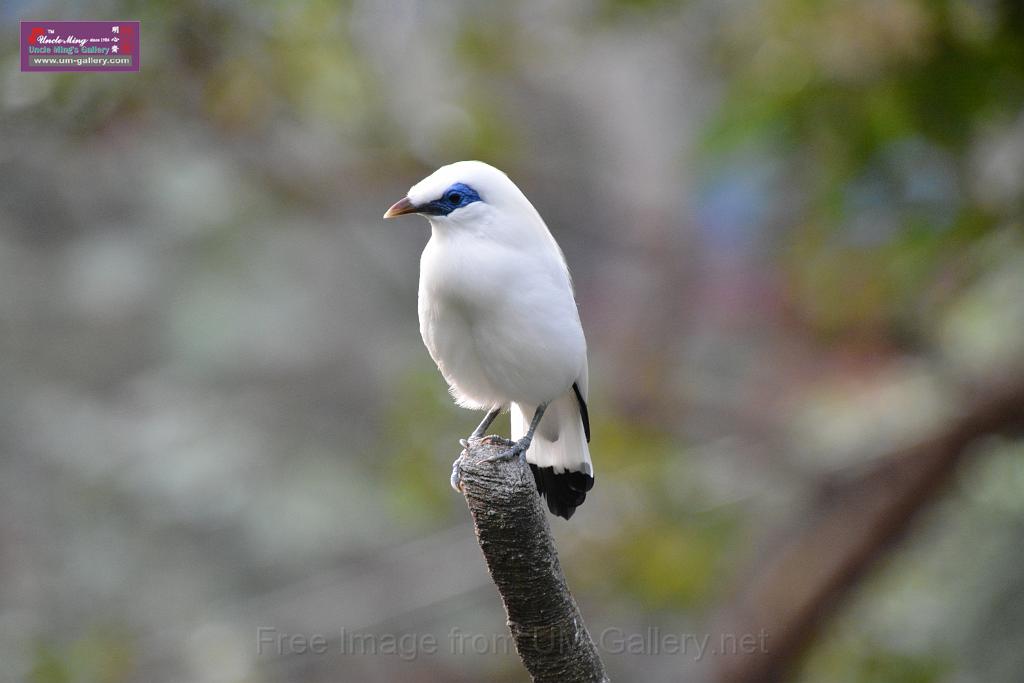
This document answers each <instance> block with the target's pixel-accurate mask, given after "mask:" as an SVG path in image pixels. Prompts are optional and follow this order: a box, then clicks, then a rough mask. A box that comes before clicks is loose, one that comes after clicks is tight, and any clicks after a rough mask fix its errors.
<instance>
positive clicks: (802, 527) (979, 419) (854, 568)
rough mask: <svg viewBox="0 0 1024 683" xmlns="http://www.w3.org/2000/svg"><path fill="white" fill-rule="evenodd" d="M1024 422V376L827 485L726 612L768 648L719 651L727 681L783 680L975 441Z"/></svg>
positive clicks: (725, 625) (735, 626) (724, 624)
mask: <svg viewBox="0 0 1024 683" xmlns="http://www.w3.org/2000/svg"><path fill="white" fill-rule="evenodd" d="M1021 429H1024V382H1021V383H1018V384H1007V385H1004V386H1002V387H1000V388H999V389H998V390H996V391H992V392H991V393H989V394H987V395H983V396H980V397H978V398H977V399H976V400H974V401H973V402H972V403H971V404H970V405H968V406H967V407H966V409H965V410H964V412H963V413H962V414H961V416H960V417H959V418H958V419H955V420H952V421H950V422H949V423H947V424H946V425H944V426H943V428H942V429H940V430H939V431H937V432H936V433H935V434H933V435H932V436H930V437H929V438H926V439H923V440H922V441H920V442H918V443H916V444H914V445H912V446H910V447H909V448H904V449H902V450H899V451H898V452H895V453H891V454H889V455H886V456H884V457H881V458H879V459H878V460H877V461H876V462H875V464H874V465H873V466H871V467H870V468H869V469H868V470H867V471H866V472H864V473H862V474H861V475H860V476H857V477H855V478H853V479H851V480H849V481H845V482H841V483H839V484H837V485H832V486H828V487H826V488H825V489H823V490H822V491H821V495H820V500H819V502H818V505H817V506H816V509H815V510H813V511H812V512H810V513H805V514H804V515H802V519H803V520H807V521H801V522H800V523H799V524H797V525H796V528H794V529H792V530H791V531H790V533H788V534H787V535H786V536H785V537H784V538H782V539H780V542H778V543H776V544H773V546H772V547H773V551H772V552H770V553H769V554H768V556H767V557H762V558H760V559H759V561H758V562H757V567H756V569H755V571H752V572H750V573H748V575H747V576H746V577H745V579H744V580H743V581H742V582H741V585H742V586H743V589H742V591H741V592H740V594H739V595H738V596H737V597H736V599H735V600H734V601H733V603H732V604H731V605H730V606H729V607H727V608H726V609H725V610H723V612H722V614H721V616H720V618H719V626H720V632H721V633H733V634H746V633H758V632H764V633H766V634H767V636H768V639H767V648H766V650H765V651H753V650H752V651H748V652H732V653H728V654H727V655H726V656H723V657H721V658H720V659H719V661H718V664H719V671H718V677H717V680H718V681H719V683H771V682H775V681H781V680H785V676H786V674H787V672H788V671H790V670H791V669H792V668H793V665H794V662H795V661H797V660H798V659H799V657H800V655H801V654H802V653H803V652H804V651H806V649H807V648H808V646H809V645H810V644H811V642H813V640H814V636H815V635H816V634H817V632H818V631H819V630H820V626H821V624H822V622H823V621H824V620H825V619H827V618H828V617H829V616H830V615H831V614H832V613H833V612H834V611H835V609H836V607H837V606H838V604H839V603H840V601H841V599H842V598H843V597H845V596H846V595H848V594H849V593H850V592H851V591H852V590H853V588H854V587H855V586H857V585H858V583H859V581H860V579H861V578H863V576H864V575H865V574H866V572H867V571H868V569H870V568H871V567H872V566H874V565H875V564H876V563H877V562H878V561H879V560H880V559H881V558H882V557H883V556H884V555H885V553H886V551H887V550H889V549H890V548H892V547H893V543H894V541H896V540H897V539H898V538H899V537H900V536H901V534H902V533H903V532H904V531H905V530H906V529H907V527H908V525H909V524H910V522H911V521H912V520H913V519H914V517H915V516H916V515H917V514H918V513H919V512H920V511H921V510H922V509H923V508H924V507H926V506H927V505H928V503H930V502H932V501H933V500H935V499H936V498H937V497H938V495H939V493H940V492H941V491H942V490H943V485H944V484H945V483H946V482H947V481H948V480H949V478H950V477H951V476H952V474H953V472H955V471H956V467H957V465H958V464H959V463H960V462H961V460H962V459H963V457H964V455H965V454H966V453H968V452H970V449H969V446H970V445H971V444H973V443H974V442H976V441H977V440H978V439H979V438H981V437H984V436H987V435H989V434H998V433H1006V432H1015V431H1017V430H1021Z"/></svg>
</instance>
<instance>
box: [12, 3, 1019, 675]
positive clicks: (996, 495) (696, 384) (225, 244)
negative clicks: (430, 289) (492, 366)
mask: <svg viewBox="0 0 1024 683" xmlns="http://www.w3.org/2000/svg"><path fill="white" fill-rule="evenodd" d="M22 19H55V20H56V19H64V20H71V19H125V20H128V19H133V20H134V19H137V20H141V22H142V35H141V48H142V70H141V72H140V73H137V74H131V73H114V74H103V73H69V74H41V73H20V72H19V62H18V46H17V44H16V42H14V41H16V34H17V31H16V28H17V22H18V21H19V20H22ZM0 20H2V22H3V24H4V26H5V27H6V28H5V29H4V31H3V37H2V38H0V40H2V41H3V42H2V43H0V331H2V332H0V373H2V374H0V386H2V391H0V408H2V409H0V681H3V682H4V683H6V682H7V681H33V682H37V683H65V682H68V683H71V682H74V683H120V682H127V681H147V682H155V683H160V682H165V681H166V682H171V681H174V682H177V681H181V682H190V683H206V682H210V683H235V682H243V681H245V682H264V681H313V682H315V681H395V680H403V681H456V682H461V681H480V680H487V681H521V680H525V677H526V675H525V673H524V671H523V669H522V667H521V664H520V662H519V660H518V658H517V657H516V655H515V654H514V652H511V650H510V649H509V643H508V641H507V639H506V640H504V641H503V644H502V642H497V644H498V645H500V647H498V648H495V647H489V646H488V645H487V643H482V642H481V638H485V639H491V640H494V639H497V641H500V640H501V639H502V638H507V636H506V633H507V632H506V629H505V625H504V619H505V617H504V613H503V611H502V608H501V604H500V602H499V600H498V598H497V595H496V592H495V589H494V587H493V584H492V583H491V582H490V580H489V577H488V575H487V573H486V570H485V568H484V565H483V562H482V558H481V556H480V551H479V548H478V547H477V545H476V541H475V539H474V537H473V534H472V529H471V527H470V526H469V522H468V514H467V512H466V508H465V504H464V502H463V500H462V499H461V497H460V496H458V495H456V494H455V493H453V492H452V490H451V489H450V488H449V486H448V475H449V468H450V463H451V461H452V459H453V458H454V457H455V456H456V455H457V454H458V451H459V447H458V442H457V439H458V438H459V437H461V436H464V435H465V434H466V433H468V432H469V431H471V429H472V428H473V427H474V426H475V425H476V423H477V421H478V420H479V417H480V416H479V415H477V414H474V413H470V412H467V411H463V410H460V409H458V408H456V407H455V406H454V405H452V403H451V401H450V399H449V397H448V394H447V392H446V390H445V389H446V387H445V385H444V383H443V380H442V379H441V377H440V375H439V374H438V373H437V371H436V369H435V368H434V366H433V364H432V362H431V360H430V358H429V357H428V355H427V353H426V351H425V350H424V349H423V347H422V344H421V342H420V339H419V333H418V326H417V321H416V282H417V277H418V272H417V271H418V256H419V252H420V251H421V249H422V248H423V246H424V244H425V242H426V240H427V237H428V234H429V231H428V226H427V224H426V222H425V221H422V220H418V219H406V220H402V221H394V222H388V223H387V224H385V223H383V222H382V221H381V218H380V216H381V214H382V213H383V212H384V210H385V209H386V208H387V207H388V206H389V205H390V204H391V203H392V202H393V201H395V200H397V199H399V198H401V197H402V196H404V193H405V191H406V189H407V188H408V187H409V186H410V185H412V184H413V183H415V182H416V181H418V180H419V179H420V178H422V177H423V176H425V175H427V174H428V173H429V172H431V171H432V170H433V169H434V168H436V167H437V166H439V165H441V164H444V163H448V162H451V161H455V160H458V159H464V158H476V159H481V160H485V161H488V162H490V163H492V164H494V165H496V166H498V167H500V168H502V169H504V170H505V171H506V172H508V173H509V175H510V176H511V177H512V178H513V179H514V180H515V181H516V182H517V183H518V184H519V185H520V187H521V188H522V189H523V190H524V192H525V193H526V194H527V195H528V196H529V197H530V198H531V200H532V201H533V202H534V204H535V205H536V206H537V208H538V209H539V211H540V212H541V214H542V215H543V216H544V217H545V218H546V220H547V222H548V225H549V226H550V228H551V230H552V232H553V233H554V234H555V236H556V237H557V239H558V240H559V242H560V243H561V245H562V247H563V249H564V251H565V254H566V257H567V259H568V262H569V264H570V267H571V269H572V271H573V274H574V278H575V283H576V291H577V299H578V301H579V306H580V312H581V317H582V320H583V324H584V328H585V330H586V332H587V336H588V340H589V344H590V354H591V361H590V363H591V366H590V367H591V371H590V374H591V385H592V389H591V393H592V395H591V401H590V413H591V416H592V421H593V424H594V437H593V442H592V444H591V450H592V453H593V456H594V462H595V465H596V471H597V483H596V487H595V488H594V490H593V492H592V494H591V495H590V496H589V497H588V499H587V503H586V505H584V506H583V507H582V508H580V509H579V510H578V511H577V513H576V516H575V517H574V518H573V520H572V521H571V522H568V523H566V522H564V521H563V520H557V519H552V521H551V525H552V527H553V531H554V533H555V535H556V539H557V543H558V546H559V549H560V552H561V557H562V562H563V565H564V567H565V570H566V574H567V576H568V579H569V583H570V586H571V587H572V589H573V591H574V593H575V596H576V598H577V600H578V601H579V603H580V605H581V608H582V610H583V613H584V615H585V616H586V618H587V623H588V626H589V627H590V630H591V632H592V633H593V634H594V636H595V638H599V639H601V640H600V642H599V645H600V646H602V651H603V657H604V660H605V663H606V666H607V667H608V670H609V673H610V674H611V675H612V677H613V679H615V680H619V681H676V680H686V681H691V680H693V681H713V680H723V679H722V678H721V676H722V674H721V671H722V667H721V661H717V662H716V660H720V659H721V657H716V656H715V655H714V654H713V653H710V652H705V653H704V654H703V655H702V656H698V653H697V652H696V648H695V647H693V646H692V645H691V646H690V647H689V648H688V649H687V651H686V652H685V653H678V652H677V653H671V652H669V653H665V652H662V653H656V652H654V651H653V650H654V649H656V648H651V647H649V646H648V647H646V648H642V649H643V653H642V654H637V653H632V652H629V651H626V648H625V645H624V644H623V641H622V639H619V640H616V634H617V633H621V634H622V636H623V637H628V636H631V635H635V634H648V635H650V633H651V629H660V632H662V633H675V634H692V635H694V636H695V637H698V638H703V636H704V635H705V634H707V635H708V636H709V637H711V638H713V639H715V640H712V647H714V643H715V642H717V638H718V636H717V635H714V634H716V633H717V632H718V631H717V630H716V629H719V628H720V627H719V626H716V625H715V624H718V623H721V615H722V614H731V613H733V612H734V608H735V606H736V605H737V604H738V603H742V602H743V600H744V598H742V597H740V596H742V595H743V594H744V590H745V587H748V586H751V585H756V584H757V582H758V581H759V578H758V577H759V576H763V575H764V573H765V572H769V573H770V572H771V571H772V569H771V568H772V567H773V566H777V565H776V564H773V559H772V558H773V557H776V555H777V553H779V552H784V548H785V547H787V546H786V545H785V544H784V543H782V542H780V541H779V540H778V539H780V538H793V537H796V538H799V536H800V534H801V533H803V532H804V531H806V530H807V529H813V528H814V527H815V524H816V521H817V520H818V519H820V518H821V517H822V515H824V514H826V513H825V512H823V510H824V509H826V508H827V506H828V505H829V504H833V505H834V504H836V503H835V497H834V496H832V495H831V492H833V491H835V490H837V488H836V487H839V488H840V489H842V490H854V491H856V490H857V487H858V486H859V485H860V484H859V482H861V481H862V477H863V476H864V475H865V473H870V472H871V471H872V468H874V467H877V466H879V464H880V463H881V464H885V463H889V462H896V460H893V458H898V457H899V453H900V452H901V451H900V449H902V448H912V447H914V444H921V443H925V444H927V443H928V439H930V438H933V437H934V436H935V435H939V436H940V437H941V435H942V434H943V430H946V429H948V428H949V426H950V425H951V424H956V421H957V420H958V419H960V416H963V415H969V414H971V411H972V410H974V409H975V406H976V405H978V402H979V401H983V399H984V397H985V396H987V395H988V394H989V392H990V390H991V389H992V388H993V387H997V386H998V387H1002V386H1005V385H1008V384H1009V385H1012V384H1013V382H1014V381H1015V378H1020V377H1021V376H1022V375H1021V373H1022V372H1024V229H1022V224H1021V219H1022V209H1024V5H1022V4H1021V3H1019V2H1017V1H1016V0H760V1H758V0H688V1H676V0H587V1H583V0H579V1H575V2H554V1H552V0H522V1H516V2H503V3H474V2H469V1H468V0H467V1H464V2H447V1H445V2H425V1H423V0H376V1H374V0H329V1H328V0H295V1H292V2H287V3H286V2H280V3H273V2H242V1H240V0H234V1H231V0H225V1H224V2H213V1H212V0H211V1H207V0H187V1H186V2H171V1H169V0H138V1H127V0H126V1H124V2H115V1H113V0H110V1H102V0H97V1H92V0H89V1H85V2H81V3H75V4H74V6H73V8H71V7H69V6H67V5H65V4H64V3H55V2H27V1H25V0H6V1H5V2H3V3H2V4H0ZM499 425H500V429H507V418H503V420H502V422H500V423H499ZM1018 426H1019V425H1018ZM981 431H982V432H985V433H987V432H988V431H998V432H1000V433H999V434H992V435H987V436H986V435H985V434H979V435H978V436H979V437H981V438H976V439H974V438H972V439H971V440H970V444H971V445H970V448H969V449H967V451H966V452H965V454H964V455H963V457H961V458H959V459H958V460H957V461H956V465H955V468H954V471H953V472H952V476H951V477H950V478H949V481H948V484H947V485H946V486H943V487H939V488H936V489H935V490H934V491H931V492H929V493H928V494H927V495H926V496H924V497H923V499H921V500H919V501H917V502H916V503H915V504H914V505H910V506H903V507H900V506H899V505H897V506H895V507H896V509H897V511H900V510H902V513H900V514H902V515H903V517H905V518H906V519H907V520H908V521H910V517H911V516H913V517H914V519H913V520H912V521H910V524H909V527H908V532H907V533H906V534H904V535H903V536H902V537H901V540H900V542H899V543H897V544H895V545H893V544H891V543H888V542H887V541H886V542H884V543H883V542H879V543H876V544H874V545H871V544H869V547H868V548H867V551H868V552H867V558H866V561H865V563H862V564H864V566H865V567H866V568H867V571H861V572H853V573H848V574H844V575H843V576H841V577H838V578H837V579H836V580H835V581H832V582H831V583H829V584H828V585H829V586H831V587H832V588H830V589H829V590H827V591H824V592H823V595H822V596H820V598H821V599H822V600H823V601H824V604H827V605H828V606H830V607H829V608H828V609H826V608H822V609H820V610H817V612H822V610H824V612H825V613H827V614H828V615H829V617H830V618H827V619H818V620H811V621H810V622H808V623H809V626H807V628H806V629H804V633H803V636H802V637H801V642H802V644H801V645H800V646H799V647H794V648H793V651H792V656H791V657H789V658H790V659H791V661H788V662H786V667H787V670H788V671H789V674H788V676H789V678H788V679H787V680H797V681H805V682H817V681H830V682H838V683H843V682H851V683H852V682H857V683H860V682H882V681H908V682H912V683H926V682H940V681H942V682H945V681H956V682H957V683H962V682H974V681H978V682H981V681H984V682H987V683H998V682H1001V681H1007V682H1010V681H1013V682H1016V681H1019V680H1020V676H1021V674H1020V672H1021V671H1022V670H1024V573H1022V571H1021V566H1022V560H1024V555H1022V553H1024V551H1022V548H1024V446H1022V443H1021V440H1020V438H1019V432H1018V436H1016V437H1015V436H1014V435H1013V433H1012V432H1011V433H1004V432H1002V430H996V429H992V430H989V429H987V428H986V429H983V430H981ZM872 490H876V489H872ZM893 495H894V496H899V495H900V494H899V492H898V491H897V492H896V493H894V494H893ZM823 506H825V507H823ZM903 508H913V510H911V509H906V510H904V509H903ZM916 510H921V511H922V514H920V515H912V514H911V513H912V512H914V511H916ZM848 512H849V514H850V515H851V517H850V519H851V520H852V521H851V522H850V523H849V525H848V526H846V527H843V528H844V529H847V530H849V531H851V532H852V535H855V533H856V531H857V530H859V529H863V528H865V525H866V524H868V523H867V522H865V523H861V522H860V521H858V517H857V515H859V514H862V513H863V512H864V510H863V509H861V508H858V506H857V505H853V506H852V509H851V510H849V511H848ZM844 514H845V513H844ZM896 526H900V524H897V525H896ZM848 537H851V534H847V532H846V531H843V532H842V533H836V534H833V535H828V534H826V535H825V536H824V537H821V536H819V537H817V538H818V540H817V541H815V543H816V545H814V544H811V545H809V546H808V547H806V548H805V551H806V552H805V557H806V558H815V557H820V556H822V555H824V554H827V553H830V552H836V553H840V554H841V553H842V552H843V544H844V542H845V541H846V539H847V538H848ZM822 538H823V539H824V540H822ZM805 545H807V544H805ZM807 561H811V560H810V559H808V560H807ZM802 564H803V563H802V562H798V563H797V566H802ZM783 583H785V582H783ZM791 583H794V585H795V586H796V587H797V588H800V587H802V586H804V583H803V582H801V581H795V582H791ZM826 583H828V582H826ZM769 597H770V596H769ZM816 599H817V598H816ZM779 601H780V599H776V602H779ZM770 603H771V601H770V600H769V604H770ZM769 612H770V610H769ZM769 616H770V615H769ZM726 621H728V620H726ZM769 621H771V619H770V618H769ZM260 629H263V631H261V630H260ZM752 632H753V633H755V634H756V633H757V632H758V631H757V630H756V629H755V630H753V631H752ZM258 633H263V634H264V635H266V634H268V633H269V634H271V640H270V641H269V642H263V643H262V644H261V642H260V640H259V638H258V635H257V634H258ZM282 634H283V635H285V636H290V635H296V634H297V635H299V636H305V637H307V638H312V637H313V636H316V635H322V636H324V637H325V638H326V640H327V642H328V646H327V652H324V653H319V654H317V653H309V652H306V653H303V652H301V648H300V647H297V646H296V642H295V641H292V640H288V641H287V642H285V643H284V644H283V645H282V643H281V641H280V640H279V639H277V638H278V635H282ZM346 634H371V635H374V636H376V637H377V638H378V640H377V641H376V642H378V644H379V643H383V642H384V641H383V640H382V639H383V638H384V637H385V636H392V637H394V638H396V639H397V638H402V637H405V638H406V640H404V641H400V643H404V645H402V646H401V647H398V652H397V654H396V652H395V650H394V649H392V651H391V652H376V653H372V652H352V651H351V650H352V649H353V648H358V647H359V645H358V643H355V644H354V643H353V642H352V641H351V640H350V641H346ZM460 634H461V635H460ZM609 634H611V635H609ZM739 635H743V634H742V633H740V634H739ZM776 635H777V634H775V633H773V632H769V633H768V641H767V645H768V647H769V648H771V646H772V644H773V642H778V641H773V640H772V638H774V637H776ZM426 636H432V637H433V638H434V639H435V640H436V646H437V647H436V648H435V649H436V652H433V653H429V652H425V651H415V652H411V651H410V647H409V643H410V641H409V640H408V638H416V639H420V640H417V641H416V642H419V643H420V644H421V645H422V644H423V641H422V639H423V638H424V637H426ZM780 637H781V636H780ZM459 642H461V643H462V648H461V650H460V649H459V647H458V643H459ZM453 645H454V646H453ZM648 645H649V641H648ZM346 646H347V647H348V649H347V650H346ZM502 648H504V649H502ZM427 649H429V648H420V650H427ZM478 650H479V651H480V653H477V651H478ZM495 650H498V652H495ZM737 680H740V679H737ZM742 680H757V679H756V677H754V678H746V679H742Z"/></svg>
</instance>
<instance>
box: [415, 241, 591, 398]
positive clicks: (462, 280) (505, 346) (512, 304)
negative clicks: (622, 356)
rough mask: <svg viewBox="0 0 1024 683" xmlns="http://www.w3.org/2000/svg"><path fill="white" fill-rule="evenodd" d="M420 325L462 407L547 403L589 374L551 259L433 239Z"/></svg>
mask: <svg viewBox="0 0 1024 683" xmlns="http://www.w3.org/2000/svg"><path fill="white" fill-rule="evenodd" d="M419 319H420V333H421V334H422V336H423V341H424V343H425V344H426V346H427V349H428V350H429V351H430V355H431V357H432V358H433V359H434V361H435V362H436V363H437V365H438V367H439V368H440V369H441V373H442V374H443V375H444V377H445V379H446V380H447V381H448V384H449V385H450V386H451V390H452V393H453V395H454V396H455V398H456V399H457V400H458V402H459V403H460V404H461V405H464V406H467V407H472V408H491V407H495V406H505V405H508V404H509V403H510V402H517V403H523V404H528V405H538V404H540V403H544V402H546V401H550V400H553V399H554V398H556V397H557V396H559V395H561V394H563V393H564V392H565V391H566V390H567V389H569V388H570V387H571V386H572V383H573V382H574V381H575V379H576V378H577V377H578V376H579V375H580V373H581V372H582V369H583V367H584V366H585V364H586V342H585V341H584V338H583V331H582V328H581V327H580V323H579V316H578V313H577V310H576V304H575V301H574V299H573V296H572V290H571V287H570V285H569V281H568V277H567V275H566V273H565V270H564V266H563V265H562V264H561V256H560V254H558V253H557V250H554V251H553V252H548V251H545V250H543V249H541V250H538V249H537V246H536V245H529V244H524V245H517V244H510V243H503V242H499V241H496V240H493V239H487V238H485V237H483V236H480V235H478V234H474V233H471V232H468V231H463V232H455V231H452V232H448V233H444V232H441V231H438V230H436V229H435V230H434V234H433V236H432V237H431V240H430V242H429V243H428V244H427V247H426V249H424V251H423V256H422V258H421V262H420V287H419Z"/></svg>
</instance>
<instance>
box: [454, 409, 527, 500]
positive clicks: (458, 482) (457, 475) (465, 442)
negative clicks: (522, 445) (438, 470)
mask: <svg viewBox="0 0 1024 683" xmlns="http://www.w3.org/2000/svg"><path fill="white" fill-rule="evenodd" d="M500 414H501V407H500V406H499V407H497V408H492V409H491V410H490V411H488V413H487V414H486V415H484V419H483V420H481V421H480V424H479V425H477V428H476V429H474V430H473V433H472V434H470V435H469V438H468V439H459V443H460V444H461V445H462V447H463V448H469V442H470V441H473V440H475V439H479V438H481V437H483V435H484V432H486V431H487V428H488V427H490V426H491V423H492V422H494V419H495V418H496V417H498V415H500ZM487 438H488V440H490V441H491V442H496V441H498V440H501V441H502V442H504V443H507V444H511V443H512V442H511V441H508V440H507V439H502V438H501V437H500V436H489V437H487ZM464 453H465V451H463V453H459V457H457V458H455V462H453V463H452V479H451V482H452V488H453V489H455V490H456V491H460V492H461V491H462V456H463V454H464Z"/></svg>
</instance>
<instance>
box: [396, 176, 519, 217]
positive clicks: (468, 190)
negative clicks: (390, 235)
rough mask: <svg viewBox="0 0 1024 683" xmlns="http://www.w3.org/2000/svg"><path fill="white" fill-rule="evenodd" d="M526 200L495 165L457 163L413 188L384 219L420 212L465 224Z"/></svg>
mask: <svg viewBox="0 0 1024 683" xmlns="http://www.w3.org/2000/svg"><path fill="white" fill-rule="evenodd" d="M525 201H526V198H525V197H524V196H523V194H522V192H520V191H519V188H517V187H516V186H515V184H514V183H513V182H512V181H511V180H509V178H508V176H506V175H505V174H504V173H502V172H501V171H499V170H498V169H496V168H494V167H493V166H490V165H489V164H485V163H483V162H482V161H458V162H456V163H454V164H449V165H447V166H442V167H441V168H439V169H437V170H436V171H434V172H433V173H431V174H430V175H429V176H427V177H426V178H424V179H423V180H421V181H420V182H418V183H416V184H415V185H413V186H412V187H411V188H410V189H409V192H408V194H407V195H406V196H405V197H403V198H402V199H400V200H399V201H397V202H395V204H394V205H393V206H392V207H391V208H390V209H388V210H387V213H385V214H384V218H395V217H396V216H404V215H405V214H410V213H418V214H421V215H423V216H426V217H427V218H428V219H430V221H431V222H432V223H442V224H443V223H453V222H458V223H463V222H467V221H473V220H477V219H481V218H483V217H484V216H486V215H487V214H488V213H489V212H492V211H494V210H500V209H501V208H503V207H510V206H512V205H514V204H516V203H519V202H525ZM527 204H528V202H527Z"/></svg>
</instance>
